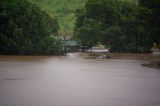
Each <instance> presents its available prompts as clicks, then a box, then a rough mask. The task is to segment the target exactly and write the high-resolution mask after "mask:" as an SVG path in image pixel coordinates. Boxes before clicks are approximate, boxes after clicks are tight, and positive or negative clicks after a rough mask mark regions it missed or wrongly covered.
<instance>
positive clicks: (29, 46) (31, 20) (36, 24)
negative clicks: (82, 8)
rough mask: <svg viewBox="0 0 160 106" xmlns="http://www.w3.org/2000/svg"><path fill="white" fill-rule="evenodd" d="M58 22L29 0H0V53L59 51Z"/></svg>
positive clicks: (54, 52) (47, 52)
mask: <svg viewBox="0 0 160 106" xmlns="http://www.w3.org/2000/svg"><path fill="white" fill-rule="evenodd" d="M58 30H59V25H58V22H57V19H55V18H54V19H53V18H50V16H49V15H48V14H46V13H45V12H44V11H42V10H40V8H38V7H37V6H36V5H33V4H31V3H29V2H28V1H27V0H0V54H32V55H33V54H38V55H39V54H59V53H60V51H61V49H60V42H59V41H58V40H57V37H56V35H57V31H58Z"/></svg>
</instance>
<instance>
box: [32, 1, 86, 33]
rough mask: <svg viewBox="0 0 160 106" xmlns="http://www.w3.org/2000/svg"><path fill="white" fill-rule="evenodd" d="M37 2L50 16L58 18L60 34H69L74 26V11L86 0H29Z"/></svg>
mask: <svg viewBox="0 0 160 106" xmlns="http://www.w3.org/2000/svg"><path fill="white" fill-rule="evenodd" d="M29 1H30V2H32V3H35V4H37V5H38V6H39V7H41V8H42V9H43V10H45V11H46V12H47V13H49V15H51V16H52V17H54V16H56V17H58V19H59V23H60V27H61V34H71V33H72V31H73V27H74V21H75V16H74V12H75V10H76V9H77V8H80V7H82V6H84V3H85V1H86V0H29Z"/></svg>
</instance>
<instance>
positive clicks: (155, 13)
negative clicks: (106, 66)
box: [75, 0, 160, 52]
mask: <svg viewBox="0 0 160 106" xmlns="http://www.w3.org/2000/svg"><path fill="white" fill-rule="evenodd" d="M159 5H160V0H140V1H139V3H138V4H135V3H131V2H127V1H126V2H124V1H123V2H122V1H120V0H88V1H87V2H86V4H85V7H84V8H82V9H78V10H77V11H76V17H77V19H76V23H75V35H76V37H77V38H78V39H80V40H81V43H82V45H85V46H88V47H92V46H94V45H96V44H97V43H101V44H104V45H106V46H108V47H109V48H110V51H112V52H149V51H150V48H151V46H152V43H153V42H157V43H160V35H158V34H160V33H159V31H160V29H159V28H160V21H159V20H160V17H159V15H160V13H159V11H160V9H159V8H160V6H159Z"/></svg>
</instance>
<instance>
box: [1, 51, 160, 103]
mask: <svg viewBox="0 0 160 106" xmlns="http://www.w3.org/2000/svg"><path fill="white" fill-rule="evenodd" d="M79 55H80V54H69V55H68V56H67V57H52V56H48V57H40V56H35V57H34V56H6V57H5V56H0V58H1V59H0V106H160V70H158V69H154V68H147V67H142V66H141V64H144V63H148V61H142V60H135V59H109V60H96V59H83V58H81V57H80V56H79Z"/></svg>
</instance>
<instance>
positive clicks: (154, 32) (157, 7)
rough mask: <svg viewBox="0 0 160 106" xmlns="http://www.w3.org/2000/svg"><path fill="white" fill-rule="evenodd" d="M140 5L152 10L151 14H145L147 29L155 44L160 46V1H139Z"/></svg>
mask: <svg viewBox="0 0 160 106" xmlns="http://www.w3.org/2000/svg"><path fill="white" fill-rule="evenodd" d="M139 5H140V6H141V7H143V8H146V9H148V10H150V14H148V15H146V14H144V15H143V17H147V18H145V20H146V21H147V24H146V28H147V29H148V33H150V36H152V39H153V41H154V42H156V43H158V44H159V45H160V0H139Z"/></svg>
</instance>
